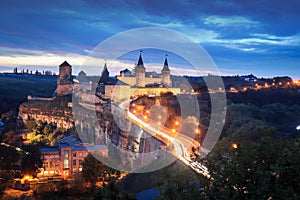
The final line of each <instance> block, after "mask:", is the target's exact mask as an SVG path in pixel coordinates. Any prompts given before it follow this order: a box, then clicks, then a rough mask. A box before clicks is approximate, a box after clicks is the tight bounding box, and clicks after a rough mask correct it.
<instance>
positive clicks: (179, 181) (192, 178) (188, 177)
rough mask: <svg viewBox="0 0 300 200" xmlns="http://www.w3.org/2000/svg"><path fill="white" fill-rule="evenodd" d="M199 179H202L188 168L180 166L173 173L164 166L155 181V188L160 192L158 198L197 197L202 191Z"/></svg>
mask: <svg viewBox="0 0 300 200" xmlns="http://www.w3.org/2000/svg"><path fill="white" fill-rule="evenodd" d="M200 181H203V178H202V177H198V176H197V174H196V173H194V172H192V171H191V170H190V169H188V168H180V169H179V170H178V171H175V173H174V171H173V170H170V169H169V168H165V169H163V171H162V175H161V177H160V178H159V180H158V182H157V189H158V190H159V191H160V193H161V196H160V197H159V198H158V199H166V200H175V199H178V200H181V199H199V198H200V197H201V195H202V192H203V188H202V186H201V185H200Z"/></svg>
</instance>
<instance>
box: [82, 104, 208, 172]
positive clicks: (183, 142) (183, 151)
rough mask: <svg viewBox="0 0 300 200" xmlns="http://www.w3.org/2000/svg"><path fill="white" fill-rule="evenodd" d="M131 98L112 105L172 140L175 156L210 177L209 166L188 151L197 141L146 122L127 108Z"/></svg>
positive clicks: (156, 136) (146, 129)
mask: <svg viewBox="0 0 300 200" xmlns="http://www.w3.org/2000/svg"><path fill="white" fill-rule="evenodd" d="M129 102H130V101H129V100H127V101H123V102H122V103H120V104H116V103H114V102H112V104H111V105H112V107H114V108H115V109H121V110H122V111H127V113H126V112H123V113H124V114H125V113H126V115H127V117H128V118H129V119H130V120H131V122H133V123H135V124H136V125H138V126H140V127H141V128H142V129H143V130H145V131H146V132H147V133H149V134H150V135H152V136H153V137H155V138H159V139H161V138H164V139H166V140H167V141H169V142H171V143H172V144H173V147H174V153H173V154H175V156H176V157H177V158H178V159H179V160H180V161H182V162H183V163H184V164H186V165H187V166H189V167H190V168H191V169H193V170H194V171H196V172H197V173H199V174H202V175H203V176H205V177H206V178H210V174H209V172H208V169H207V167H205V166H204V165H203V164H201V163H199V162H197V161H192V160H191V159H190V157H189V153H188V151H187V148H188V147H190V146H191V145H192V144H193V142H194V141H195V140H194V139H193V138H190V137H188V136H186V135H183V134H180V133H178V134H177V136H176V138H174V137H172V136H170V135H169V133H171V132H172V131H171V130H170V129H168V128H166V127H164V126H158V125H156V124H155V123H153V122H152V123H151V122H150V123H149V124H148V123H146V122H144V121H143V120H141V119H140V118H138V117H137V116H135V115H134V114H132V113H131V112H129V110H128V109H127V105H128V104H129ZM79 104H80V105H81V106H83V107H85V108H87V109H90V110H94V109H95V107H94V106H90V105H88V104H86V103H83V102H79Z"/></svg>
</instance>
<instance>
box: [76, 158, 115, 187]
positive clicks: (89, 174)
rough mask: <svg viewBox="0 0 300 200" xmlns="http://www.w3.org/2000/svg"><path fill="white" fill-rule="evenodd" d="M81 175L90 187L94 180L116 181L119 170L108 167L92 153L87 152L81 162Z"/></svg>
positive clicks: (94, 183)
mask: <svg viewBox="0 0 300 200" xmlns="http://www.w3.org/2000/svg"><path fill="white" fill-rule="evenodd" d="M82 175H83V177H84V179H85V180H86V181H87V182H88V183H90V184H91V186H92V187H94V186H95V185H96V182H98V181H101V182H102V184H103V183H105V182H109V181H116V180H118V179H119V178H120V171H118V170H115V169H113V168H110V167H108V166H106V165H104V164H103V163H102V162H100V161H99V160H97V159H96V158H95V157H94V156H93V155H92V154H89V155H88V156H87V157H86V158H85V159H84V162H83V166H82Z"/></svg>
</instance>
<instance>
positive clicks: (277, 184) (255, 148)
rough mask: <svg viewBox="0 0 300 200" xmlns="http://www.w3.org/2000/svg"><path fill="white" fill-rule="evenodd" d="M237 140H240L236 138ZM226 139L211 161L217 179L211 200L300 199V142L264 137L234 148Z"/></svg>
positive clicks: (210, 192)
mask: <svg viewBox="0 0 300 200" xmlns="http://www.w3.org/2000/svg"><path fill="white" fill-rule="evenodd" d="M235 140H238V139H237V138H235ZM231 142H232V141H231V139H224V140H223V141H222V142H220V143H219V144H218V145H217V146H216V148H215V150H214V151H213V152H212V153H211V154H210V156H209V157H208V158H207V162H208V163H209V169H210V173H211V175H212V177H213V180H212V181H211V184H210V185H208V186H207V187H206V190H205V193H206V194H207V196H208V197H209V198H210V199H268V198H272V199H297V198H299V197H300V193H299V191H300V184H299V181H300V178H299V177H298V176H296V175H297V174H299V173H300V169H299V167H298V166H299V164H300V160H299V156H300V145H299V140H290V141H284V140H274V139H271V138H270V137H264V138H261V139H260V140H258V141H257V142H256V143H246V142H244V143H238V148H237V149H233V148H232V147H231Z"/></svg>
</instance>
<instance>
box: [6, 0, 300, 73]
mask: <svg viewBox="0 0 300 200" xmlns="http://www.w3.org/2000/svg"><path fill="white" fill-rule="evenodd" d="M0 17H1V20H0V71H12V70H11V69H12V67H17V66H18V67H19V68H20V69H21V68H35V69H41V70H43V69H44V68H47V69H52V70H57V66H58V65H59V64H60V63H61V62H63V61H64V60H67V61H68V62H69V63H70V64H72V65H73V66H74V67H75V69H76V68H77V69H78V68H79V67H80V66H81V65H82V63H83V62H84V60H85V57H86V56H87V55H88V54H89V52H90V51H91V50H92V49H93V48H94V47H95V46H96V45H98V44H99V43H100V42H101V41H103V40H105V39H107V38H109V37H111V36H113V35H114V34H117V33H119V32H121V31H126V30H129V29H134V28H142V27H163V28H169V29H172V30H176V31H179V32H181V33H183V34H185V35H187V36H188V37H190V38H191V39H192V40H194V41H195V42H197V43H199V44H200V45H202V46H203V47H204V48H205V50H206V51H207V52H208V54H209V55H210V56H211V57H212V59H213V60H214V62H215V63H216V65H217V67H218V68H219V70H220V71H221V73H222V74H224V75H225V74H226V75H227V74H232V75H234V74H250V73H253V74H254V75H257V76H259V77H262V76H264V77H272V76H278V75H288V76H291V77H293V78H297V79H300V1H298V0H289V1H284V0H282V1H281V0H272V1H269V0H265V1H255V0H253V1H248V0H236V1H233V0H212V1H207V0H203V1H195V0H189V1H188V0H185V1H171V0H164V1H162V0H151V1H150V0H145V1H141V0H132V1H129V0H128V1H124V0H119V1H110V0H106V1H102V0H100V1H96V0H70V1H62V0H51V1H40V0H26V1H22V0H21V1H20V0H2V1H1V2H0ZM133 55H134V56H135V58H134V59H135V60H134V61H132V62H136V59H137V56H138V51H137V52H135V54H133ZM146 56H147V53H146V52H145V53H144V57H145V59H146ZM125 57H126V56H125ZM127 57H128V56H127ZM159 59H160V60H161V62H157V63H156V62H155V61H149V63H152V64H153V65H160V64H162V62H163V59H164V54H162V55H161V58H159ZM170 59H171V58H170ZM171 60H172V59H171ZM171 60H170V65H173V66H181V65H180V64H178V63H175V61H176V59H173V61H174V62H173V63H172V62H171ZM122 62H124V63H130V60H127V61H120V63H122ZM120 63H119V64H120ZM128 65H129V66H130V65H131V64H128ZM132 65H133V64H132ZM20 66H21V67H20ZM118 67H119V68H120V67H123V66H118ZM126 67H127V66H126ZM181 67H182V68H184V66H181ZM119 68H117V69H113V70H112V71H113V72H117V71H118V70H119ZM186 73H187V74H189V75H192V71H191V73H189V72H188V71H186Z"/></svg>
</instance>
